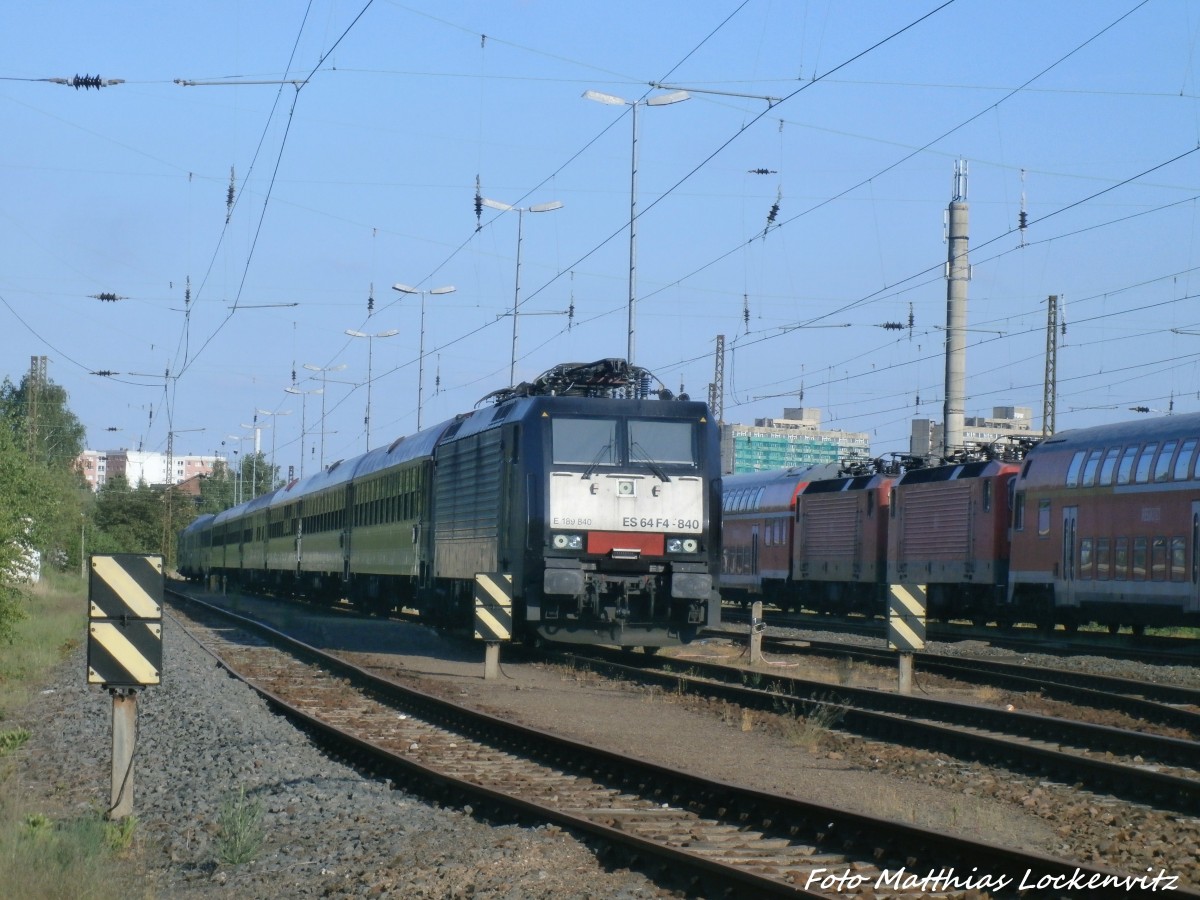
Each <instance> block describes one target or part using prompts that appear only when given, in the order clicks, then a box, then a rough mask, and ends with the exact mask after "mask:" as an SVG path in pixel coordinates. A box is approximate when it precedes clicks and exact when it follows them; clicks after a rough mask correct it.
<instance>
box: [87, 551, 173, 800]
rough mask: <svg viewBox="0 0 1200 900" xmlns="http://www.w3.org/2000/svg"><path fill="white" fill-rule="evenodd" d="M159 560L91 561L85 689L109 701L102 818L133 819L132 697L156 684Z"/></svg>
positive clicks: (111, 558)
mask: <svg viewBox="0 0 1200 900" xmlns="http://www.w3.org/2000/svg"><path fill="white" fill-rule="evenodd" d="M162 599H163V558H162V556H161V555H157V554H156V555H153V556H141V555H138V554H133V553H122V554H117V555H114V556H97V555H93V556H92V557H91V573H90V577H89V579H88V652H87V667H88V671H87V683H88V684H99V685H102V686H103V687H105V688H107V689H108V692H109V693H110V694H111V695H112V743H113V746H112V795H111V796H112V802H111V804H110V806H109V810H108V817H109V818H110V819H121V818H125V817H126V816H129V815H132V814H133V754H134V751H135V750H136V748H137V693H138V691H139V690H141V689H142V688H144V687H146V686H148V685H154V684H161V682H162Z"/></svg>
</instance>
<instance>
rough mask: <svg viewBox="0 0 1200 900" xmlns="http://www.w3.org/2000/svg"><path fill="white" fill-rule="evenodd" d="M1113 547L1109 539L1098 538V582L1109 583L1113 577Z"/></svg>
mask: <svg viewBox="0 0 1200 900" xmlns="http://www.w3.org/2000/svg"><path fill="white" fill-rule="evenodd" d="M1111 549H1112V545H1111V543H1110V541H1109V539H1108V538H1096V580H1097V581H1108V580H1109V578H1111V577H1112V569H1111V565H1112V555H1111Z"/></svg>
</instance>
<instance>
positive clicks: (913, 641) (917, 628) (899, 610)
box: [888, 584, 926, 653]
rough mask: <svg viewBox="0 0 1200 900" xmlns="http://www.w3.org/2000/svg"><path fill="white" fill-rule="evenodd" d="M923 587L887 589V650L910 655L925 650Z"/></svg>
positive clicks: (902, 585) (893, 587)
mask: <svg viewBox="0 0 1200 900" xmlns="http://www.w3.org/2000/svg"><path fill="white" fill-rule="evenodd" d="M925 608H926V602H925V585H923V584H893V585H889V587H888V649H890V650H901V651H903V652H906V653H911V652H912V651H914V650H924V649H925Z"/></svg>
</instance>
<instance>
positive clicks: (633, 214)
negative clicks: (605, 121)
mask: <svg viewBox="0 0 1200 900" xmlns="http://www.w3.org/2000/svg"><path fill="white" fill-rule="evenodd" d="M583 96H584V97H585V98H586V99H588V100H595V101H596V102H597V103H604V104H607V105H609V106H628V107H629V108H630V109H631V110H632V111H633V147H632V151H631V153H630V159H631V163H630V176H629V344H628V348H627V349H626V352H625V355H626V357H627V359H626V362H628V363H629V365H630V366H632V365H633V351H634V331H635V330H636V324H637V171H638V165H637V161H638V146H637V142H638V127H637V121H638V120H637V111H638V107H639V106H668V105H670V104H672V103H679V102H680V101H682V100H687V99H688V97H689V96H691V95H690V94H688V92H687V91H671V93H669V94H656V95H655V96H653V97H647V98H645V99H644V100H626V99H625V98H624V97H617V96H615V95H613V94H604V93H601V92H600V91H584V92H583Z"/></svg>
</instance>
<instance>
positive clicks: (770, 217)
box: [767, 201, 779, 225]
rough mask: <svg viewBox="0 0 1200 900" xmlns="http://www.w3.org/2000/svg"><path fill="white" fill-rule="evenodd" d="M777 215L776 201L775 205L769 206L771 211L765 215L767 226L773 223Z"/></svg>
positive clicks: (777, 205) (777, 206)
mask: <svg viewBox="0 0 1200 900" xmlns="http://www.w3.org/2000/svg"><path fill="white" fill-rule="evenodd" d="M777 215H779V203H778V201H776V202H775V203H772V204H771V211H770V212H769V213H767V224H768V225H770V224H772V223H774V221H775V217H776V216H777Z"/></svg>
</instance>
